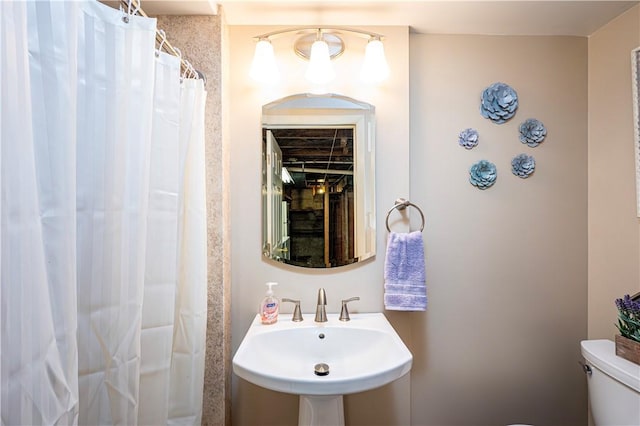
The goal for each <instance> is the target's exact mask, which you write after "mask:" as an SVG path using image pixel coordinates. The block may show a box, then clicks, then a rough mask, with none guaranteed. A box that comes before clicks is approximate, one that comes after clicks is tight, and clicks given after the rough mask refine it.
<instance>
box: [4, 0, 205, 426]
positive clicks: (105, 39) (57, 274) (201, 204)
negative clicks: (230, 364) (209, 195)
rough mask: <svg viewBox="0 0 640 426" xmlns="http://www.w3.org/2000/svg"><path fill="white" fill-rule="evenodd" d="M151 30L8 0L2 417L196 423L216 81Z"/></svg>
mask: <svg viewBox="0 0 640 426" xmlns="http://www.w3.org/2000/svg"><path fill="white" fill-rule="evenodd" d="M154 38H155V20H153V19H148V18H141V17H135V16H131V17H128V22H124V20H123V14H122V13H121V12H119V11H116V10H113V9H110V8H108V7H107V6H105V5H103V4H101V3H98V2H94V1H84V2H43V1H39V2H0V50H1V52H0V77H1V84H0V94H1V95H2V96H1V99H2V101H1V104H0V105H1V108H0V124H1V126H0V129H1V130H0V136H1V139H0V145H1V149H0V162H1V165H2V172H1V174H0V182H1V184H2V196H1V198H0V217H1V222H0V238H1V245H0V256H1V262H0V281H1V291H0V328H1V331H2V335H1V339H0V353H1V354H2V358H1V366H0V374H1V397H2V399H1V404H0V417H1V419H2V424H83V425H84V424H123V425H134V424H169V423H172V422H176V423H180V424H199V423H200V418H201V405H202V383H203V376H204V356H203V355H204V347H205V340H204V335H205V326H206V223H205V201H204V197H205V195H204V163H203V162H204V156H203V151H204V133H203V121H204V107H203V106H204V97H205V96H206V94H205V92H204V87H203V85H202V82H201V81H193V80H185V81H184V83H182V84H181V83H180V77H179V63H178V61H177V60H176V59H175V58H171V57H168V55H165V54H158V55H157V56H156V55H155V54H154ZM192 93H195V94H192ZM185 99H191V102H185ZM185 135H188V137H186V138H185Z"/></svg>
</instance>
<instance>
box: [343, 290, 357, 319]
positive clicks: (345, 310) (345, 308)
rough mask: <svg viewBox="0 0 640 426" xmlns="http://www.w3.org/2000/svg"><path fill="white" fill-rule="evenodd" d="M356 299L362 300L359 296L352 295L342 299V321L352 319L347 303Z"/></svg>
mask: <svg viewBox="0 0 640 426" xmlns="http://www.w3.org/2000/svg"><path fill="white" fill-rule="evenodd" d="M354 300H360V298H359V297H357V296H356V297H351V298H349V299H345V300H343V301H342V309H341V310H340V318H339V319H340V321H351V318H350V317H349V309H347V303H349V302H353V301H354Z"/></svg>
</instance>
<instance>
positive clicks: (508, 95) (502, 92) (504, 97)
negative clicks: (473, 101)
mask: <svg viewBox="0 0 640 426" xmlns="http://www.w3.org/2000/svg"><path fill="white" fill-rule="evenodd" d="M517 108H518V94H517V93H516V91H515V90H513V89H512V88H511V87H510V86H509V85H508V84H505V83H493V84H492V85H491V86H489V87H487V88H486V89H484V91H483V92H482V97H481V103H480V113H481V114H482V116H483V117H484V118H488V119H489V120H491V121H493V122H494V123H496V124H502V123H505V122H506V121H507V120H509V119H510V118H511V117H513V116H514V115H515V113H516V109H517Z"/></svg>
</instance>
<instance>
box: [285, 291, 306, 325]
mask: <svg viewBox="0 0 640 426" xmlns="http://www.w3.org/2000/svg"><path fill="white" fill-rule="evenodd" d="M282 301H283V302H291V303H295V305H296V306H295V307H294V308H293V317H292V318H291V321H293V322H300V321H302V320H303V318H302V311H301V310H300V301H299V300H293V299H287V298H286V297H284V298H282Z"/></svg>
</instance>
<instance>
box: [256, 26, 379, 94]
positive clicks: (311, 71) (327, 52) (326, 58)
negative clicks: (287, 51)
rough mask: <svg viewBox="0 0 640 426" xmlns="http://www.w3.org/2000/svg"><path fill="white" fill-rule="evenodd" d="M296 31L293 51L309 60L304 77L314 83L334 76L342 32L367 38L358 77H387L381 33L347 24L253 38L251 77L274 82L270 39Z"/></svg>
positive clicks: (375, 80) (275, 68)
mask: <svg viewBox="0 0 640 426" xmlns="http://www.w3.org/2000/svg"><path fill="white" fill-rule="evenodd" d="M290 33H295V35H296V39H295V41H294V44H293V49H294V51H295V53H296V54H297V55H298V56H300V57H301V58H303V59H306V60H308V61H309V65H308V67H307V71H306V73H305V78H306V79H307V80H309V81H310V82H311V83H313V84H314V85H325V84H327V83H329V82H331V81H332V80H333V79H334V78H335V71H334V70H333V66H332V64H331V60H332V59H334V58H336V57H338V56H340V55H341V54H342V52H344V49H345V45H344V41H343V40H342V38H341V37H340V35H341V34H343V33H351V34H355V35H357V36H359V37H363V38H366V39H368V42H367V45H366V49H365V55H364V62H363V64H362V69H361V72H360V78H361V79H362V81H363V82H365V83H372V84H377V83H381V82H382V81H384V80H385V79H386V78H388V76H389V65H388V64H387V59H386V57H385V53H384V45H383V43H382V39H383V38H384V36H383V35H382V34H376V33H372V32H367V31H361V30H358V29H353V28H347V27H313V26H309V27H295V28H287V29H284V30H278V31H273V32H270V33H266V34H262V35H259V36H256V37H254V39H255V40H256V41H257V43H256V50H255V54H254V57H253V63H252V65H251V77H252V78H254V79H255V80H256V81H258V82H261V83H275V82H276V81H277V79H278V66H277V65H276V58H275V54H274V50H273V45H272V44H271V42H272V40H274V39H276V38H279V37H282V36H284V35H287V34H290Z"/></svg>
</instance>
